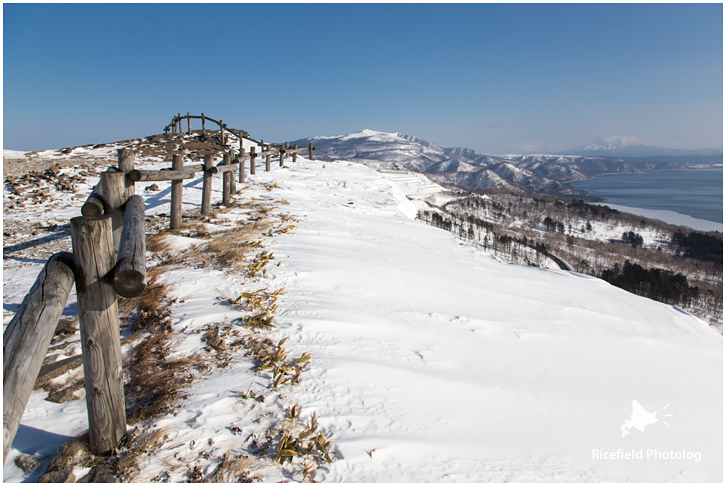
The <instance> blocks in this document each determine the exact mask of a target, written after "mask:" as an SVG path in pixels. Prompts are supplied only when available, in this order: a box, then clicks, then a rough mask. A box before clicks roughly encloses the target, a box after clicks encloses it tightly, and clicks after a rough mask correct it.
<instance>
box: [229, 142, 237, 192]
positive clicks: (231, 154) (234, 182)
mask: <svg viewBox="0 0 726 486" xmlns="http://www.w3.org/2000/svg"><path fill="white" fill-rule="evenodd" d="M228 153H229V163H230V164H231V163H232V161H233V160H234V150H232V149H229V152H228ZM229 194H230V195H232V194H237V179H235V177H234V172H230V173H229Z"/></svg>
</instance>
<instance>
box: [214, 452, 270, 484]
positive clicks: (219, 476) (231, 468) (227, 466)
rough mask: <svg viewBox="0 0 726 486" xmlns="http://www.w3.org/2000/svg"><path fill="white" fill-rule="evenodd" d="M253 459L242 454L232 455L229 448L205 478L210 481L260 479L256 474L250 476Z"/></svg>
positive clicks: (253, 480) (233, 481)
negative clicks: (215, 467) (214, 468)
mask: <svg viewBox="0 0 726 486" xmlns="http://www.w3.org/2000/svg"><path fill="white" fill-rule="evenodd" d="M254 465H255V461H254V459H250V458H249V457H247V456H244V455H237V456H236V457H232V451H231V449H228V450H227V452H226V453H225V454H224V455H223V456H222V457H221V461H220V462H219V465H218V466H217V469H216V470H215V471H214V472H213V473H212V474H210V475H209V477H207V478H206V481H205V482H212V483H251V482H255V481H259V480H261V478H260V477H258V476H252V477H250V475H249V474H250V471H249V470H250V469H251V468H252V467H254Z"/></svg>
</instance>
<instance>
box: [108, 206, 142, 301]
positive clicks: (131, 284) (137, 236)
mask: <svg viewBox="0 0 726 486" xmlns="http://www.w3.org/2000/svg"><path fill="white" fill-rule="evenodd" d="M144 215H145V211H144V198H143V197H141V196H137V195H133V196H131V197H130V198H129V199H128V201H126V210H125V212H124V227H123V231H122V232H121V242H120V244H119V249H118V258H117V259H116V261H117V263H116V269H115V271H114V275H113V288H114V290H116V293H117V294H119V295H121V296H123V297H136V296H137V295H139V294H141V292H143V291H144V289H145V288H146V224H145V217H144Z"/></svg>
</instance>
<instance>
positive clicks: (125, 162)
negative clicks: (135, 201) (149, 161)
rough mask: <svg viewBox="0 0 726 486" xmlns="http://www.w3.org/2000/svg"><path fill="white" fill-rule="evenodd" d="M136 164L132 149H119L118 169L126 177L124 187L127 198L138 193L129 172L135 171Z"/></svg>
mask: <svg viewBox="0 0 726 486" xmlns="http://www.w3.org/2000/svg"><path fill="white" fill-rule="evenodd" d="M135 162H136V154H134V152H132V151H131V150H130V149H126V148H124V149H119V151H118V168H119V170H120V171H121V172H123V173H124V174H125V175H126V178H125V180H124V187H125V189H126V198H128V197H129V196H132V195H134V194H135V193H136V186H135V184H134V181H133V180H131V178H130V177H129V172H131V171H132V170H134V164H135Z"/></svg>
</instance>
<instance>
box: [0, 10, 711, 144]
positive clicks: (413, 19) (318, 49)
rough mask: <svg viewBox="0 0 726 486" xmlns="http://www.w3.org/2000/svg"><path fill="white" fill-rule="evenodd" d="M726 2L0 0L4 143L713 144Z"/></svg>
mask: <svg viewBox="0 0 726 486" xmlns="http://www.w3.org/2000/svg"><path fill="white" fill-rule="evenodd" d="M722 8H723V7H722V5H721V4H604V5H603V4H599V5H595V4H584V5H583V4H554V5H548V4H502V5H498V4H458V5H449V4H284V5H283V4H212V5H210V4H4V5H3V148H6V149H16V150H39V149H47V148H61V147H67V146H75V145H82V144H88V143H101V142H111V141H116V140H124V139H128V138H134V137H142V136H147V135H151V134H155V133H160V132H161V130H162V128H163V127H164V126H165V125H166V124H167V123H169V120H170V119H171V117H172V115H173V114H175V113H178V112H182V113H186V112H191V113H192V114H199V113H201V112H204V113H205V114H207V115H208V116H211V117H214V118H223V119H224V121H225V122H226V123H227V124H228V125H230V126H232V127H234V128H241V129H244V130H247V131H248V132H249V133H250V134H251V135H252V136H253V137H255V138H263V139H265V140H269V141H287V140H295V139H298V138H303V137H308V136H316V135H339V134H346V133H352V132H357V131H360V130H362V129H364V128H370V129H374V130H381V131H392V132H403V133H408V134H411V135H416V136H418V137H420V138H423V139H426V140H429V141H431V142H436V143H440V144H443V145H449V146H463V147H469V148H473V149H476V150H479V151H482V152H488V153H506V152H522V151H556V150H562V149H567V148H571V147H575V146H578V145H583V144H586V143H590V142H593V141H595V140H598V139H600V138H603V137H610V136H623V137H635V139H636V140H637V141H638V142H640V143H645V144H648V145H656V146H665V147H675V148H705V147H710V148H720V147H722V142H723V15H722Z"/></svg>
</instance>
